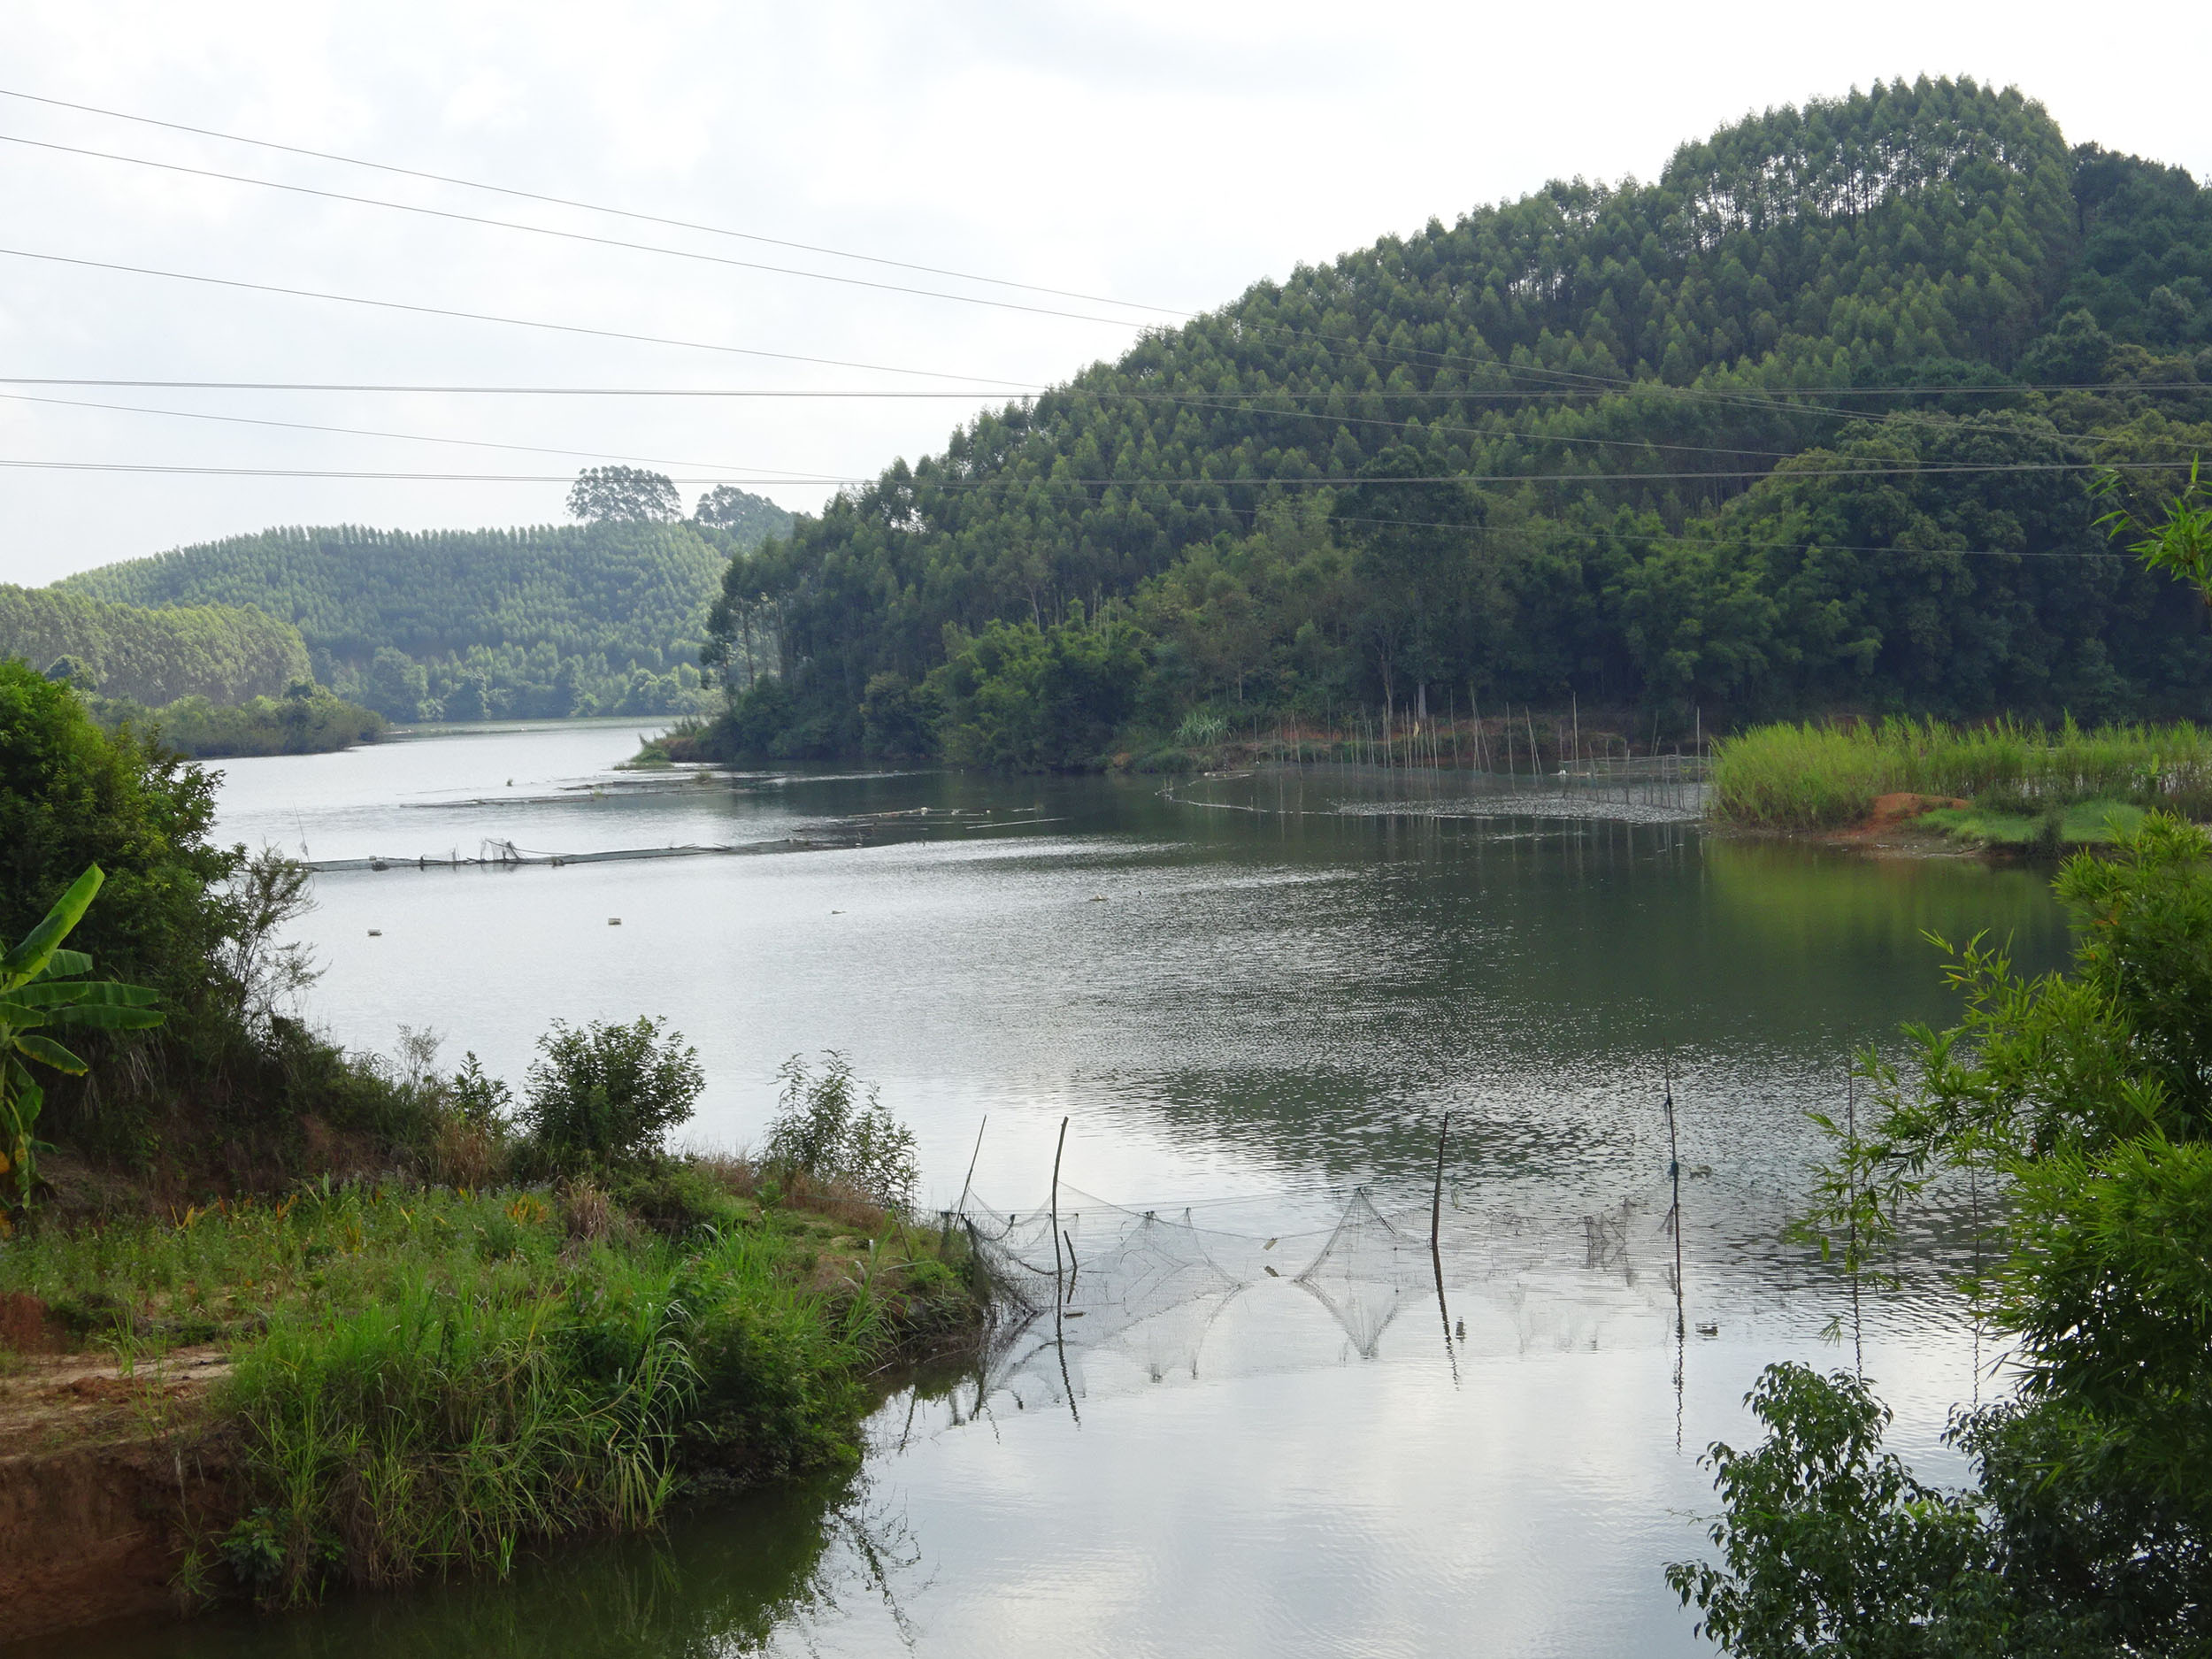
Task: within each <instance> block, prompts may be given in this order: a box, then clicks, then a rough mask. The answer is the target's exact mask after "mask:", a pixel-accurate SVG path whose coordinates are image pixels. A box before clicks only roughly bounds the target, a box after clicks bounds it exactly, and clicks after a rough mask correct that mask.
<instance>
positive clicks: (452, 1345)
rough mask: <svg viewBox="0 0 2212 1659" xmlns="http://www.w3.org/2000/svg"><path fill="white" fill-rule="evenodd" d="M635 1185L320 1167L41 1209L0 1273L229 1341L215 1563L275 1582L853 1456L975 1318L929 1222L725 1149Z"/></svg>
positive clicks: (218, 1394)
mask: <svg viewBox="0 0 2212 1659" xmlns="http://www.w3.org/2000/svg"><path fill="white" fill-rule="evenodd" d="M629 1187H630V1188H631V1190H629V1191H628V1192H624V1191H622V1190H621V1189H620V1188H619V1187H618V1188H617V1190H616V1192H615V1193H614V1194H613V1195H610V1193H609V1192H608V1191H607V1190H606V1189H603V1188H602V1187H596V1186H594V1185H592V1184H590V1183H588V1182H578V1183H575V1184H572V1185H570V1186H567V1187H561V1188H553V1187H537V1188H508V1189H503V1190H500V1191H495V1192H469V1191H457V1190H452V1189H442V1188H431V1187H413V1188H403V1189H402V1188H379V1187H366V1186H332V1185H329V1184H327V1183H325V1184H319V1185H317V1186H315V1187H307V1188H303V1189H302V1190H301V1191H299V1192H297V1193H296V1194H292V1195H291V1196H289V1197H287V1198H284V1199H282V1200H280V1201H278V1202H250V1201H248V1202H237V1203H225V1204H222V1205H219V1206H217V1207H216V1208H215V1209H214V1210H206V1211H203V1210H190V1211H187V1212H186V1213H184V1214H183V1215H181V1216H180V1217H175V1218H174V1219H173V1220H171V1221H167V1222H150V1221H142V1220H134V1221H121V1222H106V1223H102V1224H97V1225H87V1226H81V1227H77V1228H71V1229H64V1228H59V1227H55V1228H42V1229H40V1230H38V1231H36V1232H34V1233H29V1234H27V1235H26V1236H24V1237H21V1238H19V1239H18V1240H14V1241H13V1242H12V1244H11V1245H10V1246H9V1247H8V1248H6V1249H5V1250H0V1290H16V1291H26V1292H28V1293H30V1294H34V1295H36V1296H38V1297H40V1298H42V1300H43V1301H45V1302H47V1304H48V1306H49V1308H50V1310H51V1312H52V1314H53V1316H54V1317H56V1318H57V1319H58V1321H59V1322H60V1323H62V1324H63V1325H66V1326H68V1327H71V1328H73V1329H74V1330H76V1331H77V1332H79V1333H81V1335H82V1336H83V1337H84V1338H85V1339H87V1340H92V1341H102V1342H105V1343H108V1344H110V1345H111V1346H113V1347H114V1348H116V1350H117V1351H118V1353H119V1355H120V1356H123V1357H124V1359H125V1360H126V1362H127V1363H130V1364H131V1365H133V1366H134V1368H146V1369H149V1370H157V1368H158V1365H159V1361H160V1356H161V1355H162V1354H163V1353H165V1351H166V1350H167V1349H168V1348H172V1347H173V1346H176V1345H179V1344H182V1343H188V1342H207V1341H213V1342H217V1343H219V1344H221V1345H222V1346H224V1347H225V1348H227V1350H228V1352H229V1355H230V1356H231V1358H232V1361H233V1364H232V1369H231V1371H230V1375H229V1376H228V1378H227V1379H225V1380H224V1381H223V1382H222V1383H221V1384H220V1385H219V1386H218V1387H217V1389H216V1391H215V1393H214V1394H213V1395H212V1396H211V1399H210V1402H209V1409H208V1417H207V1422H206V1425H205V1426H206V1428H207V1429H208V1430H210V1431H211V1432H215V1433H217V1434H221V1433H224V1432H229V1433H230V1434H232V1435H234V1438H235V1443H236V1445H237V1446H238V1448H240V1457H241V1460H242V1464H243V1469H244V1473H245V1476H246V1484H247V1486H248V1488H249V1490H250V1494H251V1499H250V1507H249V1509H248V1511H247V1513H246V1514H245V1515H244V1516H243V1517H242V1518H241V1519H240V1520H239V1521H238V1522H237V1524H236V1525H234V1526H233V1527H231V1528H230V1530H229V1532H227V1534H226V1535H225V1536H224V1537H223V1538H222V1539H221V1540H219V1543H218V1544H217V1545H216V1548H215V1552H214V1553H215V1554H216V1555H219V1558H220V1560H221V1561H222V1563H224V1565H225V1566H226V1567H227V1569H228V1571H229V1573H230V1575H231V1576H232V1578H234V1581H235V1582H236V1584H237V1586H239V1587H241V1588H243V1589H248V1590H250V1591H252V1592H253V1593H255V1594H257V1595H258V1596H260V1597H261V1598H262V1599H264V1600H266V1601H280V1602H283V1601H303V1600H307V1599H310V1598H311V1597H313V1596H314V1595H315V1594H318V1593H319V1590H320V1589H321V1588H322V1587H323V1586H325V1585H326V1583H329V1582H334V1581H343V1582H352V1583H357V1584H370V1585H377V1584H389V1583H394V1582H397V1581H401V1580H403V1579H406V1578H411V1577H414V1576H416V1575H418V1574H420V1573H422V1572H425V1571H474V1570H482V1569H486V1568H489V1569H492V1570H494V1571H504V1570H505V1568H506V1567H507V1566H508V1565H509V1564H510V1563H511V1562H512V1560H513V1558H514V1555H515V1552H516V1550H517V1549H518V1548H519V1547H521V1546H524V1545H526V1544H528V1543H530V1542H532V1541H534V1540H543V1539H549V1538H552V1537H557V1536H559V1535H561V1534H564V1533H567V1532H577V1531H580V1530H586V1529H592V1528H608V1527H612V1528H635V1527H639V1526H643V1525H649V1524H651V1523H652V1522H653V1521H654V1520H655V1519H656V1518H657V1517H658V1516H659V1514H660V1513H661V1511H662V1509H663V1508H664V1505H665V1504H666V1502H668V1500H669V1498H670V1496H671V1495H672V1494H673V1493H674V1492H675V1491H676V1490H677V1489H678V1488H679V1487H680V1486H681V1485H684V1484H687V1483H694V1484H700V1485H714V1484H727V1483H733V1482H737V1481H741V1480H748V1479H757V1478H759V1477H763V1476H768V1475H778V1474H783V1473H787V1472H793V1471H799V1470H803V1469H809V1468H820V1467H834V1466H837V1465H840V1464H842V1463H849V1462H850V1461H851V1460H852V1458H853V1457H854V1456H855V1455H856V1451H855V1441H854V1435H855V1431H856V1427H857V1425H858V1423H859V1420H860V1417H861V1416H862V1415H863V1413H864V1409H865V1407H866V1402H867V1392H866V1386H865V1379H866V1378H867V1376H868V1375H869V1374H870V1372H872V1371H875V1370H877V1369H879V1367H881V1366H882V1365H883V1364H884V1363H887V1360H888V1359H889V1358H891V1357H892V1356H894V1355H895V1352H896V1351H897V1350H898V1348H899V1347H900V1345H901V1343H902V1340H908V1339H916V1338H926V1337H927V1336H929V1335H930V1334H932V1333H935V1334H938V1335H939V1336H942V1335H945V1334H949V1333H950V1332H951V1331H953V1330H955V1329H956V1328H958V1327H959V1326H960V1325H962V1324H963V1323H964V1321H966V1320H967V1319H968V1318H969V1317H971V1315H972V1309H973V1306H974V1303H973V1298H972V1294H970V1291H969V1288H968V1286H967V1284H966V1281H965V1279H964V1275H963V1273H962V1272H961V1271H959V1269H958V1268H957V1267H956V1266H955V1265H953V1264H950V1263H947V1262H945V1261H943V1260H941V1259H940V1257H939V1256H938V1255H937V1253H936V1250H935V1248H934V1242H935V1241H934V1240H933V1237H932V1236H930V1235H929V1234H926V1233H920V1234H918V1233H915V1232H913V1231H912V1230H910V1229H909V1228H908V1227H907V1226H905V1225H903V1224H902V1222H900V1221H899V1220H897V1219H896V1218H895V1217H890V1216H887V1215H886V1214H885V1212H883V1211H882V1210H878V1209H876V1208H874V1207H873V1206H872V1205H868V1204H866V1203H865V1202H861V1201H858V1200H856V1199H853V1198H851V1197H849V1196H841V1195H838V1194H821V1193H810V1192H806V1191H803V1190H802V1191H799V1192H796V1193H786V1192H780V1191H779V1190H778V1189H777V1188H776V1187H774V1186H773V1185H772V1184H769V1183H758V1184H757V1183H756V1180H755V1178H754V1175H753V1172H752V1171H750V1170H749V1169H748V1168H747V1167H745V1166H743V1165H741V1164H733V1163H728V1162H707V1161H687V1162H684V1163H679V1164H671V1165H668V1166H666V1167H665V1168H663V1169H661V1170H658V1171H654V1172H652V1173H651V1174H650V1175H649V1176H645V1177H634V1178H632V1179H631V1181H630V1183H629Z"/></svg>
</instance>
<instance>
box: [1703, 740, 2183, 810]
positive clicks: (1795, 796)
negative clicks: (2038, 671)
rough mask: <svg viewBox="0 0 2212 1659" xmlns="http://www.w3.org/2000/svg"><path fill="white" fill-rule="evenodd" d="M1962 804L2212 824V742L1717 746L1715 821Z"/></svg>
mask: <svg viewBox="0 0 2212 1659" xmlns="http://www.w3.org/2000/svg"><path fill="white" fill-rule="evenodd" d="M1900 793H1911V794H1915V795H1942V796H1956V797H1963V798H1965V799H1968V800H1970V801H1971V802H1973V803H1974V804H1975V806H1976V807H1977V808H1978V809H1980V810H1984V811H1986V812H1996V813H2001V814H2008V815H2012V816H2016V817H2033V818H2042V817H2046V816H2048V815H2050V814H2052V813H2062V812H2064V811H2065V810H2067V809H2070V808H2074V807H2079V806H2082V805H2085V804H2087V803H2124V804H2127V805H2131V806H2135V807H2140V808H2145V809H2148V808H2152V807H2163V808H2166V809H2167V810H2172V811H2177V812H2180V813H2182V814H2184V815H2185V816H2187V817H2191V818H2204V817H2206V816H2208V815H2212V733H2208V732H2207V731H2206V730H2205V729H2203V728H2201V727H2199V726H2194V725H2192V724H2190V723H2188V722H2185V721H2184V722H2180V723H2177V724H2175V725H2171V726H2099V727H2096V728H2094V729H2085V728H2084V727H2081V726H2077V725H2075V724H2074V723H2073V722H2072V721H2071V720H2069V721H2067V722H2066V723H2065V724H2064V725H2063V726H2059V727H2057V728H2055V729H2054V728H2048V727H2044V726H2028V725H2024V724H2022V723H2019V722H2016V721H2012V720H1999V721H1993V722H1991V723H1989V724H1987V725H1985V726H1949V725H1946V724H1944V723H1942V722H1940V721H1935V720H1928V721H1916V720H1911V719H1905V718H1892V719H1888V720H1885V721H1883V722H1881V723H1879V724H1878V725H1877V724H1871V723H1869V724H1863V725H1841V724H1838V725H1815V724H1810V723H1808V724H1805V725H1791V724H1789V723H1786V722H1785V723H1783V724H1780V725H1775V726H1756V727H1754V728H1753V729H1751V730H1750V731H1747V732H1745V733H1742V734H1740V736H1736V737H1732V738H1725V739H1720V740H1717V741H1715V743H1714V745H1713V765H1712V780H1711V788H1710V791H1709V795H1708V796H1707V810H1708V811H1709V814H1710V815H1711V816H1712V817H1714V818H1719V819H1721V820H1723V821H1724V822H1728V823H1733V824H1742V825H1749V826H1758V827H1761V828H1767V829H1783V830H1830V829H1841V828H1844V827H1846V826H1850V825H1853V824H1857V823H1860V822H1863V820H1864V819H1865V818H1867V816H1868V815H1869V814H1870V812H1871V811H1872V810H1873V809H1874V803H1875V802H1876V800H1877V799H1878V798H1879V797H1880V796H1883V795H1894V794H1900Z"/></svg>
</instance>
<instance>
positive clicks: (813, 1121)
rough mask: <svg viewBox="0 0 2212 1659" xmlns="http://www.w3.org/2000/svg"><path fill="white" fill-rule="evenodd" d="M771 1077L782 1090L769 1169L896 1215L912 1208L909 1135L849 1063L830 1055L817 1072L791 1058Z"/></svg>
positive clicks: (914, 1172) (914, 1176)
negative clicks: (830, 1186) (844, 1190)
mask: <svg viewBox="0 0 2212 1659" xmlns="http://www.w3.org/2000/svg"><path fill="white" fill-rule="evenodd" d="M776 1075H777V1076H778V1077H780V1078H781V1079H783V1090H782V1093H781V1094H780V1095H779V1096H778V1099H777V1105H776V1117H775V1120H774V1122H772V1124H770V1125H769V1127H768V1142H767V1146H766V1148H765V1158H766V1162H767V1164H768V1167H769V1168H770V1169H771V1170H774V1171H782V1172H784V1173H786V1174H788V1173H789V1172H791V1171H796V1172H798V1173H800V1174H803V1175H805V1176H807V1177H808V1178H809V1179H812V1180H816V1181H829V1182H835V1183H837V1184H839V1185H841V1186H844V1187H850V1188H851V1189H852V1190H854V1191H855V1192H857V1193H859V1194H862V1195H863V1196H864V1197H865V1198H867V1199H868V1200H870V1201H871V1202H874V1203H878V1204H880V1205H882V1206H883V1207H884V1208H885V1209H887V1210H894V1211H897V1212H900V1213H903V1212H904V1211H906V1210H909V1209H910V1208H911V1207H912V1205H913V1202H914V1190H915V1188H916V1187H917V1186H918V1185H919V1184H920V1181H921V1171H920V1167H919V1165H918V1163H917V1161H916V1158H915V1154H914V1132H913V1131H912V1130H910V1129H909V1128H907V1127H906V1125H903V1124H902V1123H901V1122H899V1120H898V1119H897V1118H895V1117H893V1116H892V1115H891V1112H890V1110H888V1109H887V1107H886V1106H885V1105H884V1104H883V1102H881V1101H880V1100H879V1099H878V1098H877V1094H876V1088H875V1086H874V1085H873V1084H872V1083H871V1084H863V1083H861V1081H860V1080H859V1079H857V1078H856V1077H855V1076H854V1075H853V1068H852V1062H851V1061H850V1060H849V1059H848V1058H847V1057H846V1056H843V1055H841V1054H840V1053H838V1052H837V1051H836V1050H835V1049H831V1050H830V1051H829V1052H827V1053H826V1054H825V1055H824V1056H822V1064H821V1069H820V1070H819V1071H814V1070H811V1069H810V1068H809V1066H808V1065H807V1064H806V1062H805V1061H804V1060H803V1059H802V1058H801V1057H800V1056H797V1055H793V1056H791V1057H790V1058H789V1059H788V1060H786V1061H785V1062H784V1063H783V1065H782V1067H781V1068H780V1070H779V1071H777V1073H776Z"/></svg>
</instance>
